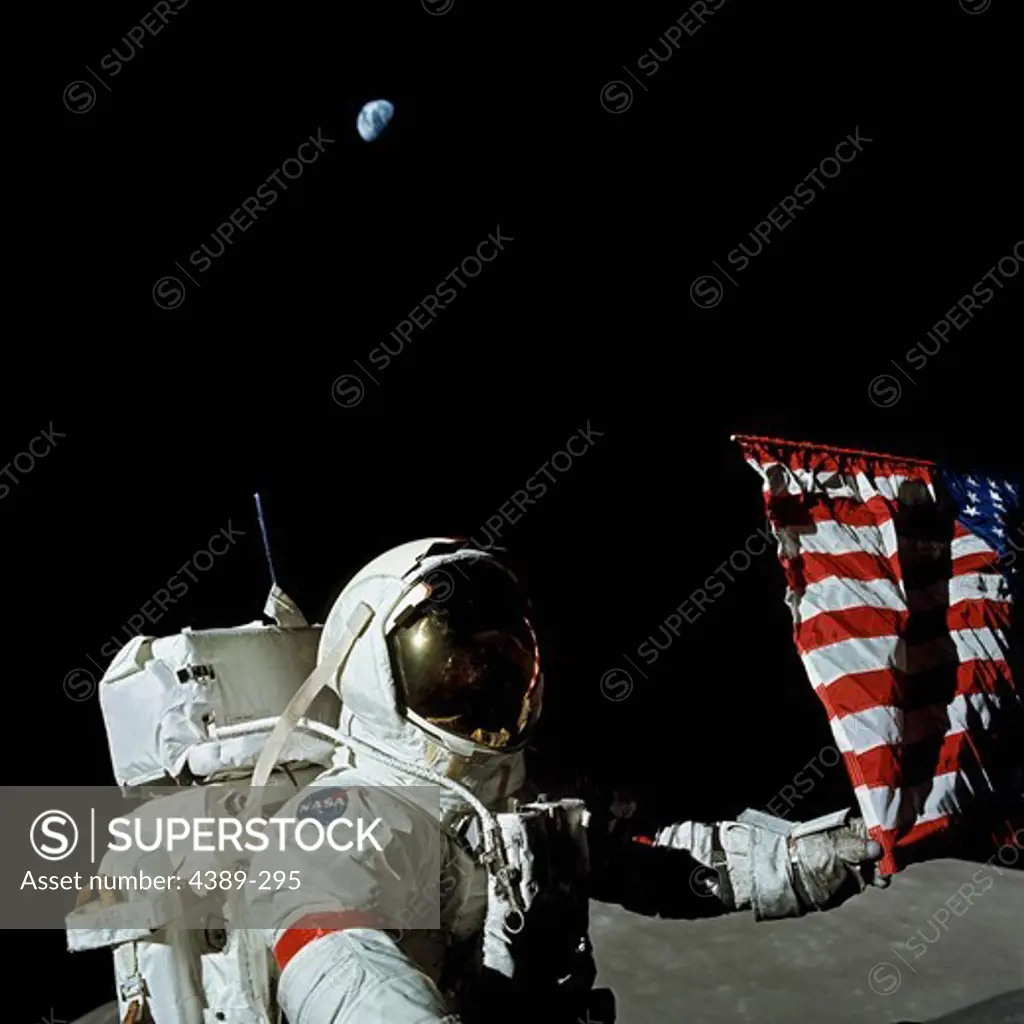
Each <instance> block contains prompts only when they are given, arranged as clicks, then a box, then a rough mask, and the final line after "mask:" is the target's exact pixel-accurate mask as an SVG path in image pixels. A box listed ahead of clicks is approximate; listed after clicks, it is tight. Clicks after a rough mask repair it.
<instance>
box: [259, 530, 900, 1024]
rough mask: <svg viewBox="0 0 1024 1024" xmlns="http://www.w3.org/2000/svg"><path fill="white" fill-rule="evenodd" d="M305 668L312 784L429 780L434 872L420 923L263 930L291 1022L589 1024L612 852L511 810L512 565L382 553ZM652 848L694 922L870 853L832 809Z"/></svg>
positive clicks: (522, 708) (518, 754)
mask: <svg viewBox="0 0 1024 1024" xmlns="http://www.w3.org/2000/svg"><path fill="white" fill-rule="evenodd" d="M346 650H347V653H345V652H346ZM332 651H333V652H335V653H333V654H332ZM319 661H320V665H321V668H326V673H325V675H324V676H323V681H325V682H326V683H327V685H329V686H331V687H332V688H333V689H335V690H336V691H337V692H338V693H339V695H340V696H341V698H342V712H341V721H340V727H339V733H340V736H339V738H340V740H341V741H342V742H343V744H344V746H343V747H341V748H340V749H339V753H338V755H336V758H335V765H334V766H333V767H332V768H331V769H329V770H328V771H327V772H325V773H324V774H323V775H322V776H321V777H320V778H319V779H318V780H317V781H316V783H315V784H314V786H316V787H336V788H345V787H352V786H361V785H388V786H400V785H416V784H422V783H423V781H424V780H428V781H429V780H438V781H442V784H443V787H444V788H443V789H442V794H441V805H442V828H443V833H444V841H445V850H446V853H445V861H446V864H447V865H448V870H447V871H446V872H445V881H444V883H443V884H442V887H441V900H442V904H441V927H440V928H439V929H437V930H436V931H415V932H406V933H404V934H395V933H393V932H391V933H389V932H388V931H387V930H382V929H379V928H374V927H372V926H368V923H367V918H366V915H365V913H364V910H365V909H367V908H358V907H355V908H352V910H353V913H352V916H351V917H350V918H347V917H346V915H339V916H338V917H337V918H336V919H335V920H334V921H333V922H332V921H330V920H328V921H327V922H326V923H325V922H319V923H318V922H316V921H313V922H310V921H303V920H293V921H292V922H291V923H290V924H284V925H282V926H281V927H278V928H276V929H273V930H268V931H267V932H266V933H265V938H266V941H267V942H268V945H269V946H270V948H271V949H273V951H274V955H275V958H276V960H277V963H278V965H279V967H280V968H281V975H280V979H279V982H278V990H277V998H278V1001H279V1003H280V1005H281V1007H282V1008H283V1010H284V1013H285V1015H286V1016H287V1019H288V1021H289V1022H290V1024H328V1022H330V1024H342V1022H344V1024H376V1022H378V1021H385V1020H386V1021H388V1022H389V1024H425V1022H428V1021H456V1020H460V1019H462V1020H467V1021H468V1020H481V1021H483V1020H486V1021H494V1020H498V1019H505V1018H507V1019H509V1020H522V1018H523V1015H524V1014H526V1013H531V1012H533V1013H540V1014H544V1015H545V1016H546V1017H547V1019H552V1020H557V1019H559V1018H561V1019H564V1020H567V1021H568V1020H575V1019H577V1018H580V1019H588V1018H587V1016H586V1015H587V1013H588V1012H590V1009H591V1007H593V1006H594V1003H593V999H594V996H593V995H592V993H591V991H590V990H591V985H592V983H593V980H594V973H595V971H594V964H593V960H592V958H591V952H590V943H589V938H588V935H587V901H588V898H589V895H590V884H589V883H590V875H591V873H592V872H593V871H594V870H595V869H596V868H597V863H598V862H600V865H601V870H602V871H603V872H604V873H605V874H607V872H608V871H609V869H611V870H612V871H614V861H615V856H614V854H615V850H614V849H610V848H607V847H609V845H610V844H608V843H606V842H605V841H604V840H605V835H606V833H605V830H601V831H600V832H598V831H596V830H588V828H587V824H588V821H589V819H590V815H589V813H588V811H587V810H586V809H585V808H583V807H582V805H581V803H580V802H579V801H572V800H566V801H558V802H553V803H548V802H545V801H543V799H542V800H541V801H540V802H536V801H535V800H534V802H532V803H531V802H530V801H531V799H532V798H533V797H535V794H533V793H531V792H530V789H529V786H528V784H527V777H526V771H525V766H524V762H523V752H522V746H523V743H524V741H525V740H526V738H527V737H528V736H529V734H530V730H531V728H532V726H533V724H534V723H535V722H536V719H537V716H538V714H539V712H540V707H541V700H542V690H543V681H542V676H541V672H540V655H539V652H538V650H537V646H536V639H535V636H534V632H533V628H532V626H531V624H530V621H529V607H528V604H527V603H526V601H525V598H524V597H523V596H522V595H521V594H520V593H519V591H518V584H517V583H516V581H515V580H514V578H513V577H512V576H511V574H509V573H508V572H507V570H505V569H504V568H503V567H502V566H500V564H499V563H498V562H497V561H496V560H495V559H494V558H493V557H492V556H491V555H490V554H488V553H485V552H482V551H478V550H472V549H470V548H468V547H466V546H465V545H464V544H461V543H458V542H455V541H451V540H447V539H428V540H423V541H417V542H413V543H410V544H405V545H402V546H400V547H398V548H395V549H393V550H392V551H389V552H387V553H385V554H384V555H382V556H380V557H379V558H377V559H375V560H374V561H373V562H371V563H370V564H369V565H367V566H366V567H365V568H364V569H363V570H361V571H360V572H359V573H358V574H357V575H356V576H355V578H354V579H353V580H352V581H351V582H350V583H349V584H348V586H347V587H346V588H345V590H344V591H343V593H342V594H341V596H340V597H339V598H338V600H337V602H336V603H335V605H334V607H333V608H332V610H331V612H330V615H329V616H328V619H327V622H326V623H325V625H324V631H323V634H322V636H321V641H320V655H319ZM304 798H305V797H302V798H296V799H295V800H293V805H294V806H295V807H298V806H299V805H300V804H301V801H302V799H304ZM481 805H482V806H481ZM588 832H589V835H588ZM488 836H490V837H491V838H492V840H494V843H492V846H491V847H489V846H488V844H487V842H486V840H487V837H488ZM494 845H496V847H497V848H496V849H495V848H492V847H493V846H494ZM653 845H654V846H656V847H664V848H667V849H668V850H671V851H674V853H671V854H669V856H670V857H672V856H674V857H676V858H677V859H678V864H677V869H676V885H677V888H678V889H679V890H681V891H684V892H688V893H689V894H690V902H691V904H692V905H693V906H694V909H695V914H694V916H700V915H704V914H707V913H709V912H711V905H714V906H716V907H717V910H718V912H725V911H728V910H741V909H751V910H752V911H753V912H754V914H755V915H756V916H757V917H758V918H769V917H783V916H789V915H798V914H801V913H803V912H806V911H808V910H814V909H824V908H825V907H826V906H829V905H832V904H833V903H834V902H835V901H836V900H837V899H841V898H842V897H843V895H844V894H845V891H846V890H847V888H848V887H849V888H850V889H852V891H857V890H859V889H860V888H862V887H863V884H864V879H863V878H862V877H861V875H860V874H859V873H858V871H857V865H858V864H859V863H860V862H862V861H867V860H871V859H874V857H876V856H877V855H878V853H880V851H879V850H877V848H876V847H875V844H870V843H869V842H868V841H867V839H866V838H865V834H864V831H863V826H862V825H861V824H860V823H859V822H853V823H850V824H847V814H846V812H842V813H841V814H838V815H832V816H829V817H828V818H826V819H820V820H819V821H817V822H813V823H808V824H807V825H803V826H797V827H796V828H793V827H791V826H790V825H788V824H786V823H784V822H780V821H779V820H778V819H770V818H768V817H767V816H758V815H756V814H752V815H749V820H747V821H743V822H727V823H720V824H715V825H704V824H700V823H693V822H690V823H682V824H676V825H672V826H669V827H666V828H664V829H662V830H661V831H659V832H658V833H657V835H656V836H654V837H653ZM633 849H634V850H636V849H638V848H637V847H636V846H635V844H634V846H633ZM589 1019H600V1020H602V1021H603V1022H605V1024H607V1022H608V1020H609V1016H608V1015H607V1010H606V1009H605V1010H598V1009H593V1012H592V1013H591V1017H590V1018H589Z"/></svg>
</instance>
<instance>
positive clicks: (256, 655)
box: [99, 585, 340, 788]
mask: <svg viewBox="0 0 1024 1024" xmlns="http://www.w3.org/2000/svg"><path fill="white" fill-rule="evenodd" d="M264 613H265V615H266V616H267V617H268V618H271V619H272V620H273V621H274V622H275V623H276V624H275V625H265V624H263V623H262V622H250V623H248V624H246V625H244V626H236V627H233V628H229V629H203V630H192V629H184V630H182V631H181V632H180V633H177V634H175V635H174V636H166V637H150V636H137V637H135V638H134V639H132V640H131V641H130V642H129V643H128V644H126V645H125V647H123V648H122V649H121V651H120V652H119V653H118V654H117V656H116V657H115V658H114V660H113V662H112V663H111V665H110V667H109V668H108V669H107V671H106V673H105V674H104V676H103V678H102V679H101V680H100V685H99V697H100V708H101V709H102V712H103V721H104V725H105V726H106V732H107V742H108V744H109V747H110V758H111V762H112V764H113V768H114V775H115V777H116V779H117V782H118V784H119V785H120V786H121V787H122V788H127V787H132V786H139V785H144V784H149V783H154V782H157V781H160V780H165V781H166V780H168V779H174V780H179V781H181V780H182V777H183V776H185V779H186V780H187V781H193V780H195V781H199V780H202V779H204V778H207V777H208V776H210V775H212V774H214V773H220V772H224V771H231V770H239V771H245V770H249V771H251V770H252V768H253V766H254V765H255V763H256V760H257V758H258V756H259V753H260V751H261V750H262V748H263V746H264V744H265V743H266V740H267V737H268V736H269V734H270V732H271V730H272V729H273V726H274V724H275V723H276V721H277V718H278V717H279V716H280V714H281V712H282V711H283V710H284V709H285V707H286V706H287V705H288V702H289V701H290V700H291V698H292V697H293V696H294V695H295V693H296V691H297V690H298V689H299V687H300V686H301V685H302V682H303V680H305V679H306V677H307V676H308V675H309V674H310V672H311V671H312V670H313V668H314V667H315V665H316V656H317V645H318V643H319V641H320V633H321V628H322V627H320V626H310V625H308V624H307V622H306V620H305V618H304V617H303V615H302V613H301V612H300V611H299V610H298V608H296V607H295V605H294V604H293V603H292V602H291V600H290V599H289V598H288V597H287V595H285V594H284V593H283V592H282V591H281V590H279V589H278V587H277V586H276V585H275V586H274V587H272V588H271V591H270V596H269V598H268V599H267V605H266V608H265V610H264ZM339 713H340V703H339V700H338V697H337V696H336V695H335V694H334V693H333V692H331V691H330V690H327V689H324V690H323V691H322V692H321V693H319V694H318V695H317V698H316V700H315V701H314V702H313V703H312V704H311V705H310V706H309V708H308V709H307V710H306V711H305V717H306V718H308V719H311V720H313V721H316V722H321V723H323V724H325V725H331V726H336V725H337V723H338V716H339ZM333 749H334V747H333V745H332V744H331V743H330V742H329V741H328V740H324V739H320V738H317V737H315V736H311V735H309V734H308V733H303V732H301V731H295V732H293V733H292V734H291V735H290V737H289V740H288V742H287V743H286V744H285V746H284V747H283V749H282V750H281V751H280V752H279V753H277V755H276V762H277V763H278V764H282V763H284V764H288V763H293V764H295V763H312V764H323V765H327V764H329V763H330V760H331V755H332V753H333Z"/></svg>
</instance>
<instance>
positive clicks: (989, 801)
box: [735, 437, 1024, 874]
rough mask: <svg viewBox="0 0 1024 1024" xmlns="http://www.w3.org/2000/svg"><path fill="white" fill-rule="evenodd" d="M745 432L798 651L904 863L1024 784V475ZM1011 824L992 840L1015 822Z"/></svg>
mask: <svg viewBox="0 0 1024 1024" xmlns="http://www.w3.org/2000/svg"><path fill="white" fill-rule="evenodd" d="M735 440H737V441H739V443H740V445H741V447H742V449H743V452H744V456H745V458H746V459H747V461H748V462H749V463H750V465H751V466H752V467H753V468H754V469H755V470H756V471H757V473H758V474H759V475H760V477H761V479H762V481H763V492H764V498H765V506H766V510H767V512H768V517H769V521H770V522H771V524H772V527H773V529H774V531H775V534H776V537H777V539H778V545H779V549H778V550H779V560H780V561H781V563H782V566H783V569H784V570H785V575H786V583H787V592H786V602H787V604H788V605H789V607H790V610H791V611H792V614H793V623H794V630H793V635H794V640H795V642H796V647H797V650H798V651H799V653H800V657H801V659H802V661H803V664H804V667H805V669H806V671H807V675H808V677H809V679H810V682H811V684H812V686H813V687H814V690H815V692H816V693H817V695H818V697H819V698H820V699H821V701H822V703H823V704H824V706H825V709H826V711H827V713H828V717H829V722H830V725H831V728H832V733H833V735H834V737H835V741H836V746H837V748H838V750H839V751H840V752H841V753H842V755H843V758H844V761H845V765H846V769H847V771H848V773H849V775H850V779H851V781H852V783H853V786H854V790H855V793H856V796H857V801H858V803H859V805H860V809H861V813H862V815H863V817H864V819H865V821H866V822H867V825H868V828H869V831H870V834H871V836H872V838H874V839H876V840H878V842H879V843H881V845H882V848H883V850H884V856H883V860H882V862H881V865H880V868H881V870H882V872H883V873H886V874H892V873H895V872H896V871H899V870H900V869H901V868H902V867H905V866H906V865H907V864H908V863H911V862H912V861H914V860H919V859H926V858H927V857H929V856H934V855H936V851H937V850H941V843H942V841H944V840H947V839H949V838H950V834H951V832H953V831H957V830H956V829H955V828H954V826H959V825H963V824H965V823H967V822H969V821H975V822H977V821H982V820H984V821H985V822H986V823H990V822H991V820H992V817H991V815H992V809H993V808H999V807H1000V806H1002V801H1008V802H1009V801H1012V800H1013V799H1014V798H1018V797H1019V796H1020V795H1021V793H1022V792H1024V785H1022V782H1021V775H1020V772H1021V763H1022V755H1024V750H1022V745H1024V744H1022V738H1024V731H1022V729H1024V702H1022V701H1021V698H1020V696H1019V694H1018V691H1017V688H1016V686H1015V684H1014V680H1013V673H1012V669H1011V665H1012V664H1013V663H1014V655H1013V654H1012V653H1011V651H1012V640H1011V618H1012V613H1013V604H1014V601H1013V598H1014V595H1013V588H1014V586H1017V585H1019V579H1020V573H1018V572H1016V571H1015V570H1017V568H1018V567H1017V566H1016V565H1015V562H1016V560H1017V558H1016V552H1017V550H1018V549H1019V550H1021V551H1022V552H1024V535H1022V533H1021V530H1020V526H1019V523H1020V508H1021V492H1020V484H1019V482H1015V481H1012V480H1006V479H1003V478H1001V477H999V478H997V477H993V476H991V475H979V474H969V475H967V474H964V475H960V474H955V473H952V472H947V471H943V470H940V469H939V468H938V467H937V466H936V465H935V464H933V463H929V462H923V461H918V460H914V459H903V458H899V457H896V456H890V455H878V454H872V453H869V452H856V451H850V450H848V449H837V448H832V449H826V448H821V447H819V446H816V445H810V444H807V443H804V442H789V441H780V440H777V439H772V438H755V437H737V438H735ZM1022 561H1024V559H1022ZM1018 671H1019V670H1018ZM986 815H987V817H986ZM1017 824H1018V825H1019V822H1018V823H1017ZM1002 826H1003V828H1004V831H1002V832H1000V831H999V829H998V828H997V829H996V830H995V831H993V832H990V833H988V834H989V836H990V838H991V840H992V842H993V844H998V843H1000V842H1002V841H1005V840H1006V839H1007V836H1008V835H1009V834H1012V829H1013V827H1014V824H1013V823H1012V822H1005V821H1004V822H1002ZM936 844H939V845H938V846H937V845H936ZM993 848H994V847H993Z"/></svg>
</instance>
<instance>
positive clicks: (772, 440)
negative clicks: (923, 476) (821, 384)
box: [729, 434, 935, 466]
mask: <svg viewBox="0 0 1024 1024" xmlns="http://www.w3.org/2000/svg"><path fill="white" fill-rule="evenodd" d="M729 440H730V441H755V442H758V441H759V442H761V443H763V444H781V445H786V446H787V447H789V448H811V449H814V450H815V451H820V452H835V453H838V454H840V455H862V456H866V457H867V458H869V459H891V460H892V461H893V462H912V463H913V464H914V465H916V466H934V465H935V463H934V462H931V461H929V460H928V459H912V458H910V457H909V456H906V455H889V454H887V453H885V452H865V451H861V450H860V449H858V448H835V447H831V446H829V445H824V444H813V443H812V442H810V441H787V440H786V439H785V438H782V437H758V436H757V435H755V434H730V435H729Z"/></svg>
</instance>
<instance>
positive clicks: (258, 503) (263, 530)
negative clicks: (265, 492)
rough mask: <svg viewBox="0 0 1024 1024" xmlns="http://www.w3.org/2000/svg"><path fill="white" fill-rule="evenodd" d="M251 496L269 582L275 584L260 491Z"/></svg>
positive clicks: (274, 573) (275, 579) (275, 578)
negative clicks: (254, 500) (254, 502)
mask: <svg viewBox="0 0 1024 1024" xmlns="http://www.w3.org/2000/svg"><path fill="white" fill-rule="evenodd" d="M253 497H254V498H255V499H256V518H257V519H258V520H259V524H260V536H261V537H262V538H263V553H264V554H265V555H266V556H267V568H268V569H269V570H270V582H271V583H272V584H273V585H274V586H275V587H276V586H277V573H276V572H274V559H273V558H272V557H271V554H270V541H269V539H268V538H267V524H266V522H265V521H264V519H263V504H262V502H261V501H260V492H259V491H257V492H256V493H255V494H254V495H253Z"/></svg>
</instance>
